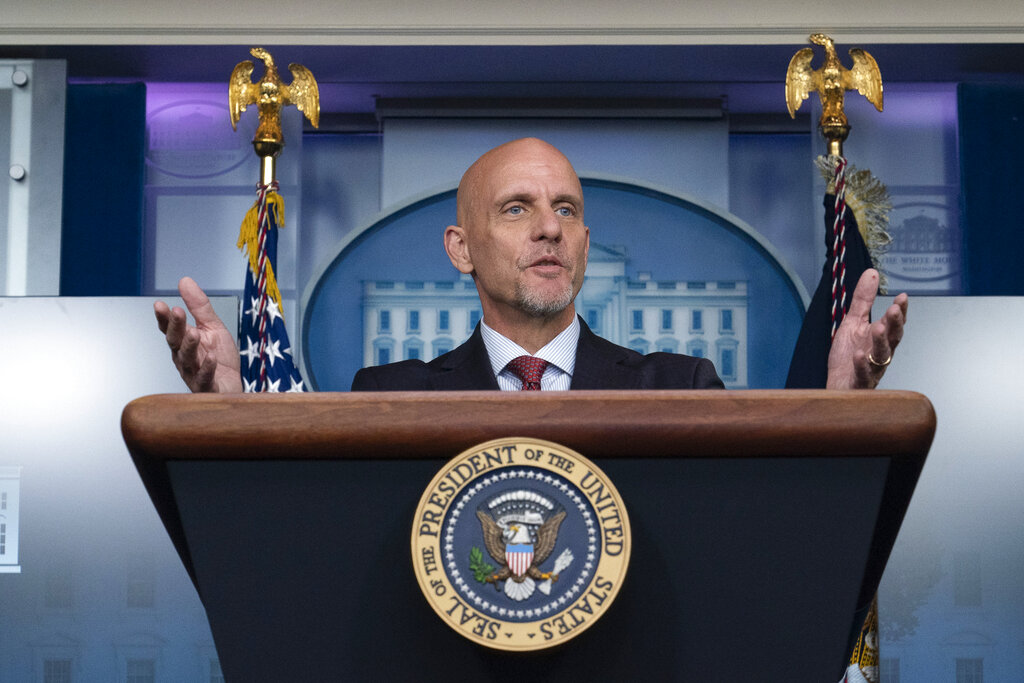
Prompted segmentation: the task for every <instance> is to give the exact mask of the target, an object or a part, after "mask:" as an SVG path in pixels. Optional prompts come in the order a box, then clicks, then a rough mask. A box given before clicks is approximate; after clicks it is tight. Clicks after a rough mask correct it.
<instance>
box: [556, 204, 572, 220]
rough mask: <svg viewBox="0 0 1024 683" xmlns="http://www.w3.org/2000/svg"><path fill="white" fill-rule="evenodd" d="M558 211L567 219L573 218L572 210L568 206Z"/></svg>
mask: <svg viewBox="0 0 1024 683" xmlns="http://www.w3.org/2000/svg"><path fill="white" fill-rule="evenodd" d="M557 211H558V215H559V216H564V217H566V218H568V217H569V216H571V215H572V213H573V212H572V209H570V208H569V207H568V206H561V207H559V208H558V209H557Z"/></svg>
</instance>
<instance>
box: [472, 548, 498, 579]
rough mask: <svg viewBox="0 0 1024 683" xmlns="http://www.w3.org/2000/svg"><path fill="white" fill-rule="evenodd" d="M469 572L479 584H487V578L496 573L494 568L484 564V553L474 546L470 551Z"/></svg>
mask: <svg viewBox="0 0 1024 683" xmlns="http://www.w3.org/2000/svg"><path fill="white" fill-rule="evenodd" d="M469 570H470V571H471V572H473V578H474V579H476V580H477V581H478V582H479V583H487V577H488V576H490V575H491V573H492V572H493V571H494V567H493V566H491V565H489V564H487V563H486V562H484V553H483V551H482V550H480V548H477V547H476V546H473V547H472V548H470V549H469Z"/></svg>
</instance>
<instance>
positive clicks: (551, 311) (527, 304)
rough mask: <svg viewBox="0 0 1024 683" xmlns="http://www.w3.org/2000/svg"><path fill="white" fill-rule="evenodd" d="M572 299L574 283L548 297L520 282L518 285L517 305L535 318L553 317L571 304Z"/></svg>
mask: <svg viewBox="0 0 1024 683" xmlns="http://www.w3.org/2000/svg"><path fill="white" fill-rule="evenodd" d="M572 300H573V295H572V285H570V286H568V287H566V288H565V290H564V291H562V292H559V293H558V294H555V295H553V296H549V297H547V298H544V297H542V296H540V295H539V294H537V293H536V292H534V291H530V290H528V289H526V288H524V287H523V286H521V285H519V284H517V285H516V305H517V306H518V307H519V310H521V311H523V312H524V313H526V314H527V315H531V316H533V317H535V318H553V317H555V316H556V315H558V314H559V313H561V312H562V311H564V310H565V309H566V308H568V307H569V306H571V305H572Z"/></svg>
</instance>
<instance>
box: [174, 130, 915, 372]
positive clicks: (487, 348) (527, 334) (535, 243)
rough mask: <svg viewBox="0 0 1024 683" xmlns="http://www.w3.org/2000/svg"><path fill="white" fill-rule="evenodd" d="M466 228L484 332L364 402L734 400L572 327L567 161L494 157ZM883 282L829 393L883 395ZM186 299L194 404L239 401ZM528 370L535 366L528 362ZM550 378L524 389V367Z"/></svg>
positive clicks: (410, 365)
mask: <svg viewBox="0 0 1024 683" xmlns="http://www.w3.org/2000/svg"><path fill="white" fill-rule="evenodd" d="M456 205H457V208H456V212H457V215H456V223H457V224H456V225H450V226H448V227H447V228H446V229H445V232H444V247H445V251H446V252H447V254H448V258H449V259H450V260H451V262H452V265H453V266H455V268H456V269H458V270H459V272H461V273H466V274H469V275H471V276H472V277H473V280H474V282H475V283H476V288H477V293H478V295H479V297H480V304H481V308H482V311H483V318H482V321H481V323H480V325H479V326H478V327H477V329H476V330H475V331H474V332H473V334H472V336H471V337H470V338H469V340H468V341H466V343H465V344H463V345H462V346H460V347H458V348H456V349H454V350H453V351H451V352H449V353H446V354H444V355H443V356H440V357H438V358H435V359H434V360H432V361H430V362H423V361H420V360H407V361H401V362H398V363H391V364H389V365H384V366H380V367H376V368H364V369H362V370H360V371H359V372H358V373H356V377H355V379H354V381H353V383H352V389H353V390H371V391H372V390H377V391H381V390H384V391H387V390H402V391H419V390H472V389H502V390H518V389H522V388H524V387H525V388H539V389H544V390H563V389H710V388H723V384H722V381H721V380H720V379H719V377H718V375H717V373H716V372H715V369H714V366H713V365H712V363H711V362H710V361H708V360H707V359H703V358H693V357H690V356H685V355H680V354H668V353H652V354H648V355H643V354H639V353H636V352H635V351H632V350H630V349H626V348H623V347H620V346H617V345H615V344H612V343H611V342H608V341H606V340H604V339H601V338H600V337H598V336H597V335H595V334H594V333H592V332H591V331H590V330H589V329H588V328H587V326H586V325H585V324H584V323H583V321H582V320H580V318H579V317H578V316H577V315H576V314H575V309H574V307H573V301H574V299H575V298H576V295H577V294H578V293H579V291H580V288H581V287H582V286H583V276H584V272H585V271H586V267H587V254H588V252H589V249H590V230H589V229H588V228H587V226H586V224H585V223H584V222H583V191H582V188H581V186H580V181H579V178H578V177H577V176H576V172H575V171H574V170H573V168H572V165H571V164H570V163H569V160H568V159H566V158H565V156H564V155H563V154H562V153H561V152H559V151H558V150H557V149H555V148H554V147H553V146H551V145H549V144H548V143H546V142H544V141H542V140H538V139H535V138H525V139H522V140H515V141H512V142H509V143H506V144H504V145H501V146H500V147H496V148H494V149H492V150H491V151H489V152H487V153H486V154H484V155H483V156H482V157H480V159H478V160H477V161H476V162H475V163H474V164H473V165H472V166H470V168H469V169H468V170H467V171H466V173H465V175H463V177H462V181H461V182H460V183H459V190H458V196H457V200H456ZM877 289H878V273H877V272H875V271H873V270H869V271H868V272H866V273H865V274H864V276H863V277H862V278H861V281H860V282H859V283H858V284H857V288H856V291H855V292H854V296H853V300H852V303H851V305H850V311H849V313H848V314H847V316H846V318H845V319H844V321H843V323H842V325H841V326H840V328H839V330H838V331H837V333H836V337H835V339H834V341H833V345H832V352H831V354H830V356H829V374H828V386H829V388H873V387H874V386H876V385H877V384H878V381H879V380H880V379H881V377H882V374H883V373H884V372H885V366H886V365H887V364H888V361H885V362H883V363H877V362H873V361H874V359H891V358H892V353H893V351H894V350H895V348H896V345H897V344H899V341H900V339H901V338H902V336H903V325H904V322H905V320H906V311H907V296H906V295H905V294H901V295H900V296H898V297H897V298H896V299H895V301H894V303H893V305H892V306H890V307H889V309H888V310H887V311H886V313H885V315H884V316H883V317H882V319H881V320H879V321H878V322H876V323H874V324H873V325H872V324H871V323H870V322H869V315H870V311H871V305H872V304H873V302H874V298H875V293H876V292H877ZM179 291H180V293H181V296H182V298H183V299H184V300H185V304H186V306H188V309H189V311H190V312H191V313H192V315H193V317H194V318H195V320H196V326H195V327H192V326H189V325H187V324H186V321H185V312H184V311H183V310H181V309H180V308H174V309H169V308H168V307H167V305H166V304H164V303H163V302H157V303H156V304H155V306H154V310H155V312H156V317H157V322H158V325H159V327H160V330H161V332H163V333H164V334H165V336H166V339H167V343H168V345H169V346H170V349H171V356H172V358H173V359H174V363H175V366H176V367H177V368H178V371H179V372H180V373H181V376H182V379H184V380H185V383H186V384H187V385H188V387H189V389H190V390H192V391H219V392H234V391H241V390H242V386H241V381H240V379H239V357H238V350H237V348H236V347H235V343H234V336H233V335H232V334H231V333H230V332H228V330H227V328H226V327H225V326H224V324H223V322H221V321H220V319H219V318H217V316H216V315H215V314H214V313H213V310H212V308H211V307H210V305H209V300H208V299H207V298H206V295H205V294H204V293H203V291H202V290H201V289H200V288H199V287H198V285H196V283H195V282H193V281H192V280H191V279H189V278H184V279H182V281H181V282H180V283H179ZM524 359H525V360H524ZM524 364H525V365H527V366H530V367H532V368H534V369H535V370H539V372H538V373H537V376H536V377H532V376H531V377H528V378H526V379H524V374H523V370H522V367H521V366H522V365H524Z"/></svg>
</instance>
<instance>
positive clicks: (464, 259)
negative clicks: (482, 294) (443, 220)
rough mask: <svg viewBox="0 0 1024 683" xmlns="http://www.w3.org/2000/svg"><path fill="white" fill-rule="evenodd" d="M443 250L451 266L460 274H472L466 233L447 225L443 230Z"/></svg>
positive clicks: (455, 226) (454, 226)
mask: <svg viewBox="0 0 1024 683" xmlns="http://www.w3.org/2000/svg"><path fill="white" fill-rule="evenodd" d="M444 250H445V253H447V254H448V258H449V259H450V260H451V262H452V265H453V266H455V268H456V270H458V271H459V272H460V273H465V274H467V275H468V274H470V273H472V272H473V260H472V259H471V258H470V255H469V244H468V243H467V242H466V231H465V230H464V229H463V228H461V227H459V226H458V225H449V226H448V227H447V228H445V230H444Z"/></svg>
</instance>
